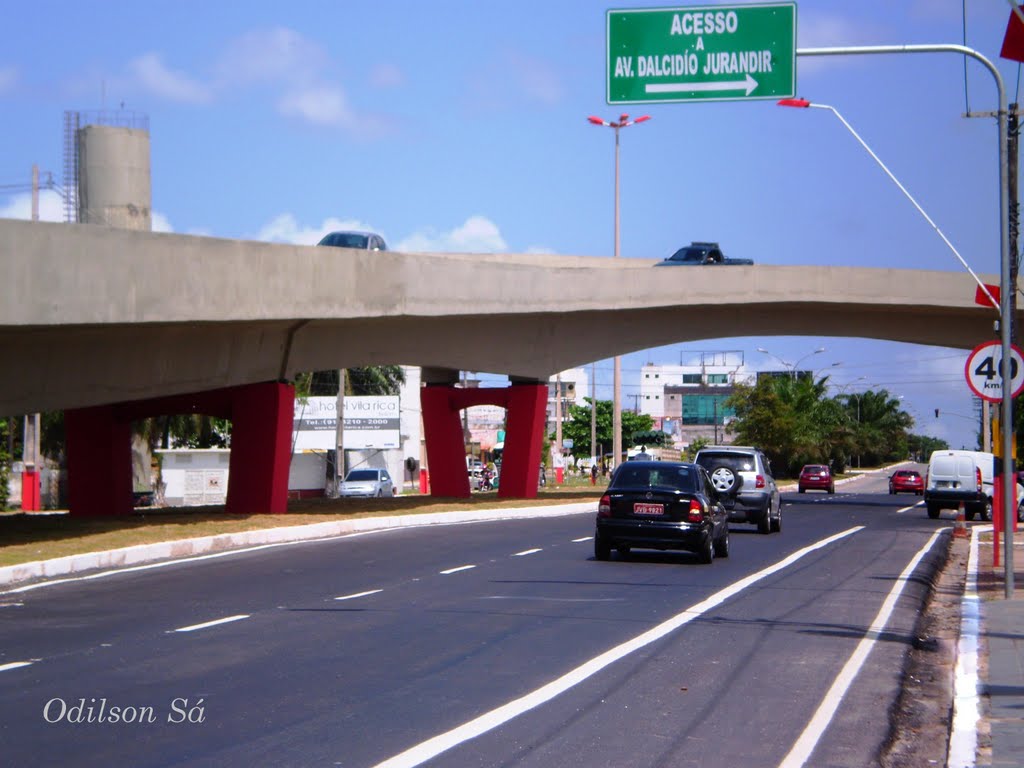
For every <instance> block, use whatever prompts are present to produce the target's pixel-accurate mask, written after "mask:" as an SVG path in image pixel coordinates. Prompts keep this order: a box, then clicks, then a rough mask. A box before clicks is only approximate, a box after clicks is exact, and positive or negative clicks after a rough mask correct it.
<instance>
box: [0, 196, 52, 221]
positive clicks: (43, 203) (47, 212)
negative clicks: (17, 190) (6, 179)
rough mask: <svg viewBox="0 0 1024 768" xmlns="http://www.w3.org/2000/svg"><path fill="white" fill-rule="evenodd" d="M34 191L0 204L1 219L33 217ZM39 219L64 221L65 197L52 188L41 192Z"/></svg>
mask: <svg viewBox="0 0 1024 768" xmlns="http://www.w3.org/2000/svg"><path fill="white" fill-rule="evenodd" d="M31 218H32V193H31V192H24V193H22V194H18V195H13V196H11V197H9V198H8V199H7V203H6V205H0V219H26V220H28V219H31ZM39 220H40V221H64V199H63V198H62V197H61V196H60V194H59V193H57V192H56V191H55V190H52V189H44V190H41V191H40V192H39Z"/></svg>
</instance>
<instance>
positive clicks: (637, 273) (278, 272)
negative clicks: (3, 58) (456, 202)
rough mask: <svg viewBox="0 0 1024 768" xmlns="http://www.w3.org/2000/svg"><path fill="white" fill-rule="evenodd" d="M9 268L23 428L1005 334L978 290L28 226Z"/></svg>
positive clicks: (869, 278)
mask: <svg viewBox="0 0 1024 768" xmlns="http://www.w3.org/2000/svg"><path fill="white" fill-rule="evenodd" d="M0 254H2V257H3V267H4V269H3V272H4V279H3V280H2V281H0V356H2V358H0V359H2V360H3V361H4V368H5V375H4V376H3V377H2V378H0V404H2V407H3V410H4V412H6V413H25V412H33V411H40V410H51V409H63V408H79V407H85V406H91V405H100V404H104V403H113V402H123V401H128V400H134V399H142V398H153V397H162V396H168V395H174V394H180V393H185V392H195V391H201V390H208V389H214V388H221V387H229V386H236V385H242V384H249V383H254V382H261V381H275V380H278V381H280V380H287V379H291V378H292V377H294V375H295V374H296V373H297V372H300V371H309V370H323V369H328V368H338V367H354V366H365V365H378V364H398V363H402V364H408V365H422V366H431V367H440V368H450V369H457V370H458V369H465V370H473V371H486V372H493V373H502V374H509V375H512V376H516V377H522V378H526V379H536V380H544V379H546V378H547V377H548V376H549V375H550V374H553V373H555V372H556V371H559V370H563V369H565V368H569V367H572V366H575V365H579V364H582V363H588V362H591V361H593V360H599V359H604V358H607V357H610V356H613V355H616V354H624V353H628V352H632V351H635V350H640V349H646V348H649V347H655V346H661V345H665V344H671V343H676V342H686V341H694V340H698V339H714V338H723V337H733V336H755V335H756V336H773V335H814V336H847V337H860V338H871V339H888V340H893V341H903V342H913V343H918V344H932V345H938V346H947V347H959V348H963V349H970V348H972V347H974V346H975V345H977V344H978V343H980V342H981V341H984V340H986V339H989V338H993V337H994V332H993V321H994V320H995V319H996V317H997V313H996V312H995V311H994V310H992V309H986V308H983V307H979V306H978V305H976V304H975V303H974V294H975V285H974V282H973V280H972V279H971V277H970V276H969V275H967V274H965V273H960V272H939V271H919V270H901V269H868V268H854V267H831V266H769V265H757V264H755V265H754V266H718V267H672V268H655V267H654V264H655V263H656V260H649V259H617V260H616V259H611V258H607V257H603V258H602V257H596V256H591V257H587V256H553V255H534V254H500V255H496V254H484V255H482V254H455V253H450V254H449V253H398V252H361V251H349V250H342V249H335V248H331V249H327V248H318V247H315V246H292V245H279V244H270V243H262V242H250V241H242V240H227V239H218V238H211V237H196V236H190V235H178V234H163V233H149V232H133V231H126V230H118V229H110V228H107V227H101V226H96V225H87V224H53V223H44V222H27V221H17V220H0ZM983 279H985V280H986V282H991V283H998V278H997V277H994V276H983Z"/></svg>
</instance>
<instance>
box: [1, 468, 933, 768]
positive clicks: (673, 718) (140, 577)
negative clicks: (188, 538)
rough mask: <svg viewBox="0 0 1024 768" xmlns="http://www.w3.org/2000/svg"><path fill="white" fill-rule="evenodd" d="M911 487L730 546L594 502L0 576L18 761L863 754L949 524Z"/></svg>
mask: <svg viewBox="0 0 1024 768" xmlns="http://www.w3.org/2000/svg"><path fill="white" fill-rule="evenodd" d="M848 489H850V490H848ZM851 490H852V491H855V492H851ZM916 501H917V498H916V497H912V496H907V495H901V496H897V497H890V496H888V495H887V494H886V493H885V480H884V478H882V477H878V478H874V479H862V480H859V481H857V482H856V483H854V484H852V485H847V486H840V487H839V488H837V492H836V495H835V496H826V495H823V494H818V493H809V494H804V495H797V494H796V493H793V494H786V495H785V497H784V504H785V506H784V508H783V510H784V511H783V528H782V533H781V534H773V535H770V536H764V535H759V534H757V533H756V532H755V529H754V528H753V526H741V525H734V526H733V527H732V534H731V535H732V554H731V556H730V557H729V558H728V559H717V560H716V561H715V562H714V563H713V564H711V565H710V566H704V565H700V564H698V563H697V561H696V559H695V558H694V557H693V556H691V555H688V554H685V553H657V552H651V553H645V552H634V553H633V554H632V555H631V556H630V557H629V558H628V559H626V560H624V559H622V558H619V557H618V556H617V555H614V554H613V558H612V560H611V561H610V562H597V561H595V560H594V559H593V541H592V538H591V537H592V534H593V519H592V516H591V515H589V514H584V515H571V516H566V517H558V518H547V519H536V520H522V521H512V522H492V523H477V524H463V525H453V526H444V527H433V528H426V529H410V530H393V531H388V532H380V533H373V534H364V535H359V536H349V537H343V538H338V539H334V540H329V541H319V542H311V543H305V544H296V545H289V546H284V547H277V548H272V549H264V550H259V551H254V552H246V553H238V554H233V555H231V556H227V557H218V558H214V559H208V560H199V561H196V562H189V563H178V564H171V565H168V566H167V567H161V568H155V569H149V570H141V571H131V572H127V573H123V574H117V575H112V576H108V577H106V578H102V579H97V580H77V581H72V582H69V583H63V584H59V585H53V586H48V587H42V588H39V589H33V590H29V591H26V592H20V593H8V594H0V691H2V695H0V763H2V764H3V765H6V766H36V765H47V764H57V763H59V762H63V763H66V764H73V765H77V766H89V765H96V766H99V765H104V766H106V765H110V764H120V765H133V766H163V765H194V766H224V765H275V766H287V765H295V766H313V765H327V766H334V765H339V766H351V767H353V768H355V767H362V766H375V765H379V764H381V763H384V764H387V765H395V766H398V765H406V766H412V765H419V764H421V763H424V762H426V763H427V764H429V765H431V766H458V767H459V768H462V767H463V766H512V765H515V766H531V767H533V766H537V767H538V768H540V767H543V768H550V767H552V766H563V765H565V764H566V763H567V762H570V761H571V762H573V763H579V764H581V765H587V766H609V767H610V766H615V767H616V768H621V767H622V766H625V765H630V766H689V765H694V766H697V765H700V766H703V767H704V768H711V767H713V766H722V767H723V768H724V767H726V766H728V767H729V768H741V767H743V766H751V767H753V766H758V767H759V768H760V767H761V766H776V765H778V766H783V765H784V766H787V768H789V767H791V766H798V765H801V764H804V763H805V762H806V764H807V765H813V766H822V765H828V766H856V767H857V768H862V767H863V766H867V765H871V764H874V763H875V762H876V760H877V755H878V752H879V750H880V749H881V747H882V745H883V744H884V742H885V740H886V738H887V737H888V735H889V723H890V710H891V708H892V706H893V705H894V703H895V700H896V696H897V695H898V692H899V684H900V671H901V667H902V664H903V659H904V657H905V655H906V653H907V651H908V649H909V648H910V646H911V643H912V642H913V638H914V633H913V628H914V623H915V620H916V617H917V613H918V611H919V608H920V606H921V603H922V600H923V597H924V595H925V593H926V591H927V583H926V582H927V578H928V575H929V573H930V572H931V571H932V570H934V569H935V567H937V564H938V561H939V560H940V559H941V557H940V555H939V552H940V550H941V549H942V547H943V540H941V539H936V538H935V536H934V535H935V534H936V532H937V531H939V530H940V529H941V528H943V527H949V526H950V525H951V523H952V518H948V516H946V515H944V516H943V519H942V520H939V521H932V520H928V519H927V516H926V514H925V512H924V510H923V508H920V507H918V508H916V509H911V510H908V511H904V508H905V507H908V506H910V505H912V504H914V503H915V502H916ZM915 563H916V567H915V568H913V569H912V570H908V568H909V567H910V566H912V565H914V564H915ZM29 661H30V662H31V663H30V664H26V665H24V666H14V665H15V664H17V663H19V662H29ZM90 708H91V710H90ZM115 708H117V709H116V710H115ZM90 712H91V716H90ZM115 712H116V715H117V719H118V720H119V722H111V719H112V717H113V716H114V713H115ZM126 719H127V720H134V722H124V721H125V720H126ZM76 720H77V721H78V722H75V721H76Z"/></svg>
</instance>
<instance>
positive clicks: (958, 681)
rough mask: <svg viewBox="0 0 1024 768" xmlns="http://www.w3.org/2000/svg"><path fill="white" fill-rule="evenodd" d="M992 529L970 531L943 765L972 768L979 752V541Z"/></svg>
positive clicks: (984, 526)
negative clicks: (949, 722)
mask: <svg viewBox="0 0 1024 768" xmlns="http://www.w3.org/2000/svg"><path fill="white" fill-rule="evenodd" d="M991 530H992V526H991V525H979V526H977V527H974V526H972V527H971V548H970V553H969V554H968V556H967V580H966V583H965V584H964V594H963V597H962V598H961V600H960V640H959V642H958V643H957V649H956V670H955V671H954V678H953V724H952V727H951V728H950V732H949V750H948V752H947V755H946V765H954V766H956V768H973V766H974V765H975V759H976V758H975V755H976V754H977V750H978V721H979V720H980V719H981V701H980V700H979V698H978V683H979V681H978V635H979V633H980V632H981V599H980V598H979V596H978V540H979V538H980V535H981V533H982V532H987V531H991Z"/></svg>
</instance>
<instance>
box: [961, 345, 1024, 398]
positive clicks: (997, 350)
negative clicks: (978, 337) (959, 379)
mask: <svg viewBox="0 0 1024 768" xmlns="http://www.w3.org/2000/svg"><path fill="white" fill-rule="evenodd" d="M964 376H966V377H967V386H969V387H970V388H971V390H972V391H973V392H974V394H976V395H977V396H978V397H980V398H981V399H982V400H988V401H989V402H992V403H998V402H999V401H1000V400H1002V399H1003V348H1002V345H1001V344H1000V343H999V342H998V341H986V342H985V343H984V344H979V345H978V346H977V347H975V348H974V351H973V352H971V354H970V356H969V357H968V358H967V365H966V366H964ZM1022 389H1024V357H1022V356H1021V351H1020V350H1019V349H1018V348H1017V347H1016V346H1013V347H1011V348H1010V397H1011V398H1012V397H1016V396H1017V395H1019V394H1020V393H1021V390H1022Z"/></svg>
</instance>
